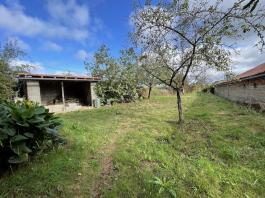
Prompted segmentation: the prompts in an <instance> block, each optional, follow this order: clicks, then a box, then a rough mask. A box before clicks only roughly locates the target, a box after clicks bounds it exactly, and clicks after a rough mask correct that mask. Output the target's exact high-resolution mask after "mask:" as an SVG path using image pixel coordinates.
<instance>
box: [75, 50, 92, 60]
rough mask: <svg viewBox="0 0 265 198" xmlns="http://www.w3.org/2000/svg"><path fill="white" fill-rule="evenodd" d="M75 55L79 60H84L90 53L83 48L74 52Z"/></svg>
mask: <svg viewBox="0 0 265 198" xmlns="http://www.w3.org/2000/svg"><path fill="white" fill-rule="evenodd" d="M75 57H76V58H77V59H79V60H82V61H85V60H87V59H88V58H90V57H91V55H90V54H89V53H88V52H86V51H85V50H78V51H77V52H76V54H75Z"/></svg>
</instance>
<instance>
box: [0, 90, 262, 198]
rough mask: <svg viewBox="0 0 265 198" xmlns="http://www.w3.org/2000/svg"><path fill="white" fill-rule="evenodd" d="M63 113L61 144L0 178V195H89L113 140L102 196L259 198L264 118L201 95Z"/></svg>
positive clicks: (242, 108)
mask: <svg viewBox="0 0 265 198" xmlns="http://www.w3.org/2000/svg"><path fill="white" fill-rule="evenodd" d="M184 104H185V105H184V111H185V119H186V121H185V124H183V125H182V126H179V125H177V124H176V120H177V112H176V99H175V97H173V96H156V97H154V98H153V99H151V101H147V100H146V101H141V102H137V103H131V104H121V105H117V106H114V107H103V108H101V109H95V110H90V111H81V112H72V113H68V114H64V115H63V114H62V115H60V117H61V118H62V120H63V121H64V125H65V127H64V129H63V131H62V132H61V133H62V134H63V136H64V137H66V138H67V139H68V141H69V143H68V145H66V146H64V147H60V148H58V149H55V150H53V151H50V152H48V153H45V154H40V155H39V156H37V157H36V158H35V159H34V160H33V161H32V162H31V163H30V164H29V165H27V166H25V167H22V168H20V169H19V170H18V171H16V172H15V173H14V175H12V176H9V177H5V178H3V179H1V180H0V181H1V182H0V197H12V196H13V197H89V195H90V193H91V187H92V185H93V184H94V183H95V181H96V180H97V179H98V178H99V176H98V174H99V172H100V166H99V162H100V159H101V158H102V156H103V155H104V153H100V152H99V151H100V150H101V149H100V148H102V147H108V144H109V142H110V140H111V139H112V137H114V136H115V135H116V136H117V140H116V142H115V145H116V146H115V150H114V152H113V153H111V155H112V157H113V163H114V167H115V170H114V171H113V172H112V173H111V175H110V180H111V183H110V186H108V187H107V188H104V189H102V192H103V196H104V197H171V196H174V195H176V196H177V197H264V195H265V117H264V116H263V115H261V114H259V113H257V112H255V111H252V110H249V109H247V108H245V107H241V106H239V105H236V104H233V103H231V102H228V101H225V100H223V99H221V98H218V97H215V96H213V95H208V94H201V93H198V94H195V93H194V94H189V95H186V96H185V97H184Z"/></svg>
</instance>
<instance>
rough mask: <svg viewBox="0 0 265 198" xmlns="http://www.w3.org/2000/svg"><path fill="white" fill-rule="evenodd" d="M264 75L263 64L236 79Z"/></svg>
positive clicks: (264, 65) (264, 66)
mask: <svg viewBox="0 0 265 198" xmlns="http://www.w3.org/2000/svg"><path fill="white" fill-rule="evenodd" d="M262 73H265V63H263V64H260V65H258V66H257V67H254V68H252V69H250V70H248V71H246V72H243V73H241V74H239V75H238V76H237V77H238V78H247V77H250V76H255V75H257V74H262Z"/></svg>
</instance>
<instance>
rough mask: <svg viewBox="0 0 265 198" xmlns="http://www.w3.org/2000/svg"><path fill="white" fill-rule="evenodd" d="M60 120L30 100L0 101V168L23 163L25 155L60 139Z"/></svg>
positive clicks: (26, 159)
mask: <svg viewBox="0 0 265 198" xmlns="http://www.w3.org/2000/svg"><path fill="white" fill-rule="evenodd" d="M60 126H61V122H60V121H59V120H58V118H57V117H55V116H54V115H53V113H49V110H48V109H45V108H44V107H43V106H39V105H37V104H35V103H33V102H30V101H23V102H21V101H19V102H12V101H11V102H8V101H0V167H1V166H2V167H1V169H3V166H4V165H8V164H19V163H23V162H27V161H28V159H29V156H32V155H34V154H36V152H38V151H40V150H42V149H44V148H47V146H48V147H50V146H52V145H54V143H56V142H58V141H60V138H59V136H58V129H59V127H60Z"/></svg>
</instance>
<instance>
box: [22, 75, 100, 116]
mask: <svg viewBox="0 0 265 198" xmlns="http://www.w3.org/2000/svg"><path fill="white" fill-rule="evenodd" d="M17 79H18V85H19V89H18V95H19V97H22V98H26V99H29V100H32V101H34V102H37V103H39V104H41V105H44V106H46V107H47V108H49V109H50V110H51V111H52V112H61V111H71V110H77V109H80V108H82V107H84V106H88V107H89V106H94V105H95V104H96V100H97V96H96V94H95V91H94V87H95V85H96V83H97V82H98V81H99V80H100V79H99V78H96V77H91V78H90V77H85V76H63V75H44V74H20V75H18V76H17Z"/></svg>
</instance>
